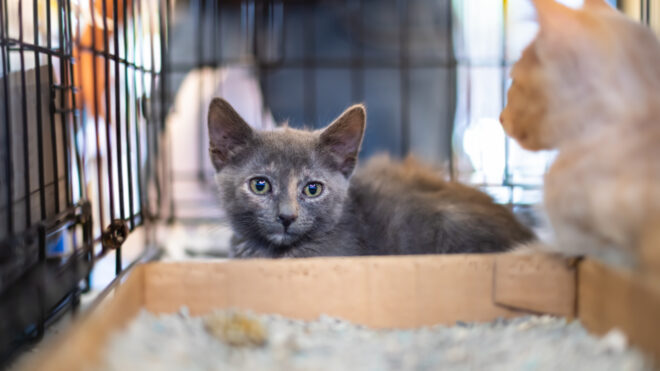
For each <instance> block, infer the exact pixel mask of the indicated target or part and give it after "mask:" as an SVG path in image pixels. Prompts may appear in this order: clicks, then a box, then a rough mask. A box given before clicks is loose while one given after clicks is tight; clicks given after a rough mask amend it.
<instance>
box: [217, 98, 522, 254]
mask: <svg viewBox="0 0 660 371" xmlns="http://www.w3.org/2000/svg"><path fill="white" fill-rule="evenodd" d="M365 121H366V115H365V110H364V107H363V106H361V105H356V106H353V107H350V108H349V109H348V110H346V112H344V113H343V114H342V115H341V116H340V117H339V118H338V119H337V120H335V122H333V123H332V124H330V125H329V126H328V127H327V128H326V129H323V130H320V131H304V130H295V129H291V128H288V127H283V128H280V129H277V130H275V131H270V132H257V131H254V130H252V129H251V128H250V127H249V126H248V125H247V124H246V123H245V122H244V121H243V120H242V119H241V118H240V116H238V114H236V112H234V110H233V109H232V108H231V106H230V105H229V104H228V103H227V102H225V101H224V100H221V99H214V100H213V102H212V103H211V107H210V112H209V123H208V124H209V133H210V138H211V143H210V154H211V159H212V162H213V164H214V165H215V166H216V170H217V174H216V181H217V183H218V186H219V190H220V196H221V202H222V206H223V207H224V209H225V211H226V213H227V215H228V217H229V220H230V223H231V226H232V228H233V230H234V233H235V236H234V238H233V246H232V250H233V255H234V256H235V257H273V258H276V257H310V256H350V255H392V254H429V253H473V252H497V251H504V250H507V249H509V248H510V247H511V246H513V245H514V244H517V243H521V242H525V241H529V240H531V239H533V235H532V233H531V232H530V231H529V230H528V229H527V228H526V227H524V226H523V225H521V224H520V223H519V222H518V221H517V220H516V219H515V217H514V216H513V214H512V213H511V212H510V211H509V210H508V209H506V208H505V207H503V206H501V205H497V204H495V203H494V202H493V200H492V199H491V198H490V197H489V196H487V195H486V194H484V193H482V192H480V191H478V190H476V189H473V188H471V187H468V186H465V185H462V184H458V183H454V182H446V181H444V180H443V179H442V178H441V177H440V176H439V175H438V174H437V173H436V172H434V171H432V170H431V169H429V168H427V167H424V166H423V165H421V164H419V163H417V162H416V161H415V160H414V159H412V158H410V159H407V160H406V161H404V162H395V161H392V160H390V159H389V158H388V157H376V158H374V159H371V160H370V161H368V163H367V164H365V166H364V167H362V168H358V170H357V172H356V174H355V175H354V176H352V177H351V174H352V172H353V169H354V167H355V164H356V161H357V154H358V152H359V147H360V143H361V141H362V136H363V134H364V126H365ZM254 177H264V178H267V179H268V180H269V181H270V183H271V186H272V191H271V192H270V193H268V194H266V195H258V194H255V193H254V192H252V191H251V190H250V186H249V182H250V179H253V178H254ZM310 181H315V182H320V183H321V184H323V187H324V189H323V191H322V193H321V194H320V196H318V197H316V198H309V197H306V196H305V195H304V194H303V187H304V186H305V185H306V184H307V183H308V182H310ZM282 213H286V214H291V215H293V216H294V217H295V220H294V221H293V222H291V224H290V225H289V226H288V227H285V226H284V223H283V222H282V221H281V220H280V218H279V217H278V216H280V215H281V214H282Z"/></svg>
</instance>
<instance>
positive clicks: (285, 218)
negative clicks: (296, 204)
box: [277, 214, 298, 228]
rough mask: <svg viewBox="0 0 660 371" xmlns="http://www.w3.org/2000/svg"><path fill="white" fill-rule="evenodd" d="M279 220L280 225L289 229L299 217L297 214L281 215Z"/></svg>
mask: <svg viewBox="0 0 660 371" xmlns="http://www.w3.org/2000/svg"><path fill="white" fill-rule="evenodd" d="M277 218H278V219H279V220H280V223H282V225H283V226H284V228H286V227H288V226H290V225H291V223H293V222H294V221H295V220H296V218H298V215H296V214H280V215H278V216H277Z"/></svg>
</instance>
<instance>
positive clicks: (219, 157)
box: [208, 98, 254, 171]
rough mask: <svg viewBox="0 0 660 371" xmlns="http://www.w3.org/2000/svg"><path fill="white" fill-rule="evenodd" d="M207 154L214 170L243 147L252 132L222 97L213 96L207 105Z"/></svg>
mask: <svg viewBox="0 0 660 371" xmlns="http://www.w3.org/2000/svg"><path fill="white" fill-rule="evenodd" d="M208 127H209V154H210V155H211V162H212V163H213V166H214V167H215V170H216V171H220V169H222V168H223V167H224V166H225V165H226V164H227V161H229V160H230V159H231V157H232V156H233V155H234V154H236V153H237V152H238V151H239V150H240V149H241V148H243V147H245V146H246V145H247V144H248V143H249V142H250V140H251V139H252V136H253V134H254V132H253V131H252V128H250V125H248V124H247V123H246V122H245V120H243V119H242V118H241V116H240V115H239V114H238V113H237V112H236V111H234V109H233V108H232V106H231V105H230V104H229V103H227V101H226V100H224V99H222V98H213V100H212V101H211V105H210V106H209V119H208Z"/></svg>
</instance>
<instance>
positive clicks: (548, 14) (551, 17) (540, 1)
mask: <svg viewBox="0 0 660 371" xmlns="http://www.w3.org/2000/svg"><path fill="white" fill-rule="evenodd" d="M533 3H534V7H535V8H536V13H537V15H538V22H539V25H540V26H541V31H543V30H548V29H549V30H563V29H564V27H565V26H566V25H568V24H570V23H572V22H573V20H574V19H575V12H576V11H575V10H574V9H571V8H569V7H567V6H565V5H562V4H560V3H558V2H556V1H555V0H534V1H533Z"/></svg>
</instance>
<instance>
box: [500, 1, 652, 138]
mask: <svg viewBox="0 0 660 371" xmlns="http://www.w3.org/2000/svg"><path fill="white" fill-rule="evenodd" d="M533 2H534V6H535V7H536V10H537V13H538V21H539V26H540V29H539V33H538V34H537V36H536V38H535V39H534V41H533V42H532V43H531V44H530V45H529V46H528V47H527V48H526V49H525V50H524V52H523V54H522V56H521V58H520V60H519V61H518V62H517V63H516V64H515V65H514V66H513V68H512V70H511V78H512V79H513V83H512V85H511V87H510V88H509V92H508V97H507V105H506V107H505V108H504V110H503V111H502V114H501V116H500V121H501V122H502V126H503V127H504V130H505V131H506V132H507V134H509V135H510V136H511V137H513V138H514V139H516V140H517V141H518V142H519V143H520V145H521V146H522V147H524V148H526V149H530V150H540V149H551V148H556V147H557V146H558V145H560V144H561V143H562V142H564V141H566V140H570V139H572V138H576V137H580V136H582V135H584V134H587V135H588V134H589V132H590V130H593V128H594V127H595V126H598V125H609V124H616V123H620V122H623V121H625V120H627V119H629V118H630V116H631V115H640V114H646V113H647V112H648V110H649V107H651V106H653V105H654V104H656V102H657V99H658V98H657V97H656V95H657V94H658V92H660V90H659V89H660V45H659V44H658V41H657V39H656V37H655V35H653V33H652V32H651V31H650V30H649V29H647V28H646V27H644V26H642V25H640V24H638V23H635V22H633V21H632V20H629V19H628V18H627V17H626V16H625V15H623V14H621V13H619V12H618V11H616V10H615V9H613V8H611V7H610V6H609V5H607V4H606V3H605V1H604V0H585V4H584V6H583V7H582V8H581V9H571V8H568V7H566V6H564V5H561V4H559V3H557V2H556V1H554V0H533Z"/></svg>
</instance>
